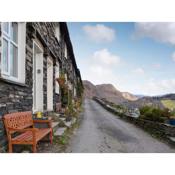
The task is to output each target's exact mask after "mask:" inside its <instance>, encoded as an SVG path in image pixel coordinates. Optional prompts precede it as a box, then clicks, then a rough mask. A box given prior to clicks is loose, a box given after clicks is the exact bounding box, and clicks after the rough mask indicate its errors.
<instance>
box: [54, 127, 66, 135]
mask: <svg viewBox="0 0 175 175" xmlns="http://www.w3.org/2000/svg"><path fill="white" fill-rule="evenodd" d="M66 129H67V128H66V127H62V128H58V129H57V130H56V132H55V133H54V136H62V135H63V134H64V133H65V131H66Z"/></svg>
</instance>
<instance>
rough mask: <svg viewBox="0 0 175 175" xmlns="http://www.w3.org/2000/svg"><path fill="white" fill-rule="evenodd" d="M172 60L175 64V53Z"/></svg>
mask: <svg viewBox="0 0 175 175" xmlns="http://www.w3.org/2000/svg"><path fill="white" fill-rule="evenodd" d="M172 60H173V61H174V62H175V52H174V53H173V54H172Z"/></svg>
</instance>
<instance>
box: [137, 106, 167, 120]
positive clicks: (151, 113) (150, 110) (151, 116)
mask: <svg viewBox="0 0 175 175" xmlns="http://www.w3.org/2000/svg"><path fill="white" fill-rule="evenodd" d="M140 114H141V115H140V118H142V119H145V120H151V121H154V122H164V121H165V120H166V119H168V118H169V117H170V112H169V111H168V110H167V109H160V108H154V107H151V106H144V107H142V108H140Z"/></svg>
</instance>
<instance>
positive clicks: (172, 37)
mask: <svg viewBox="0 0 175 175" xmlns="http://www.w3.org/2000/svg"><path fill="white" fill-rule="evenodd" d="M135 36H136V37H150V38H153V39H154V40H156V41H160V42H163V43H170V44H172V45H175V23H173V22H142V23H136V24H135Z"/></svg>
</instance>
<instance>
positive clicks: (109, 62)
mask: <svg viewBox="0 0 175 175" xmlns="http://www.w3.org/2000/svg"><path fill="white" fill-rule="evenodd" d="M121 60H122V59H121V58H120V57H119V56H117V55H115V54H113V53H111V52H110V51H108V50H107V49H102V50H97V51H95V52H94V53H92V54H91V56H90V57H89V58H86V59H81V61H80V62H79V64H81V65H80V67H81V74H82V78H83V79H84V80H85V79H87V80H89V81H91V82H92V83H94V84H101V83H111V84H113V85H114V86H115V85H117V88H119V89H120V87H118V84H120V83H119V77H118V76H117V75H116V73H115V70H116V67H117V66H118V65H119V64H120V62H121Z"/></svg>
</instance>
